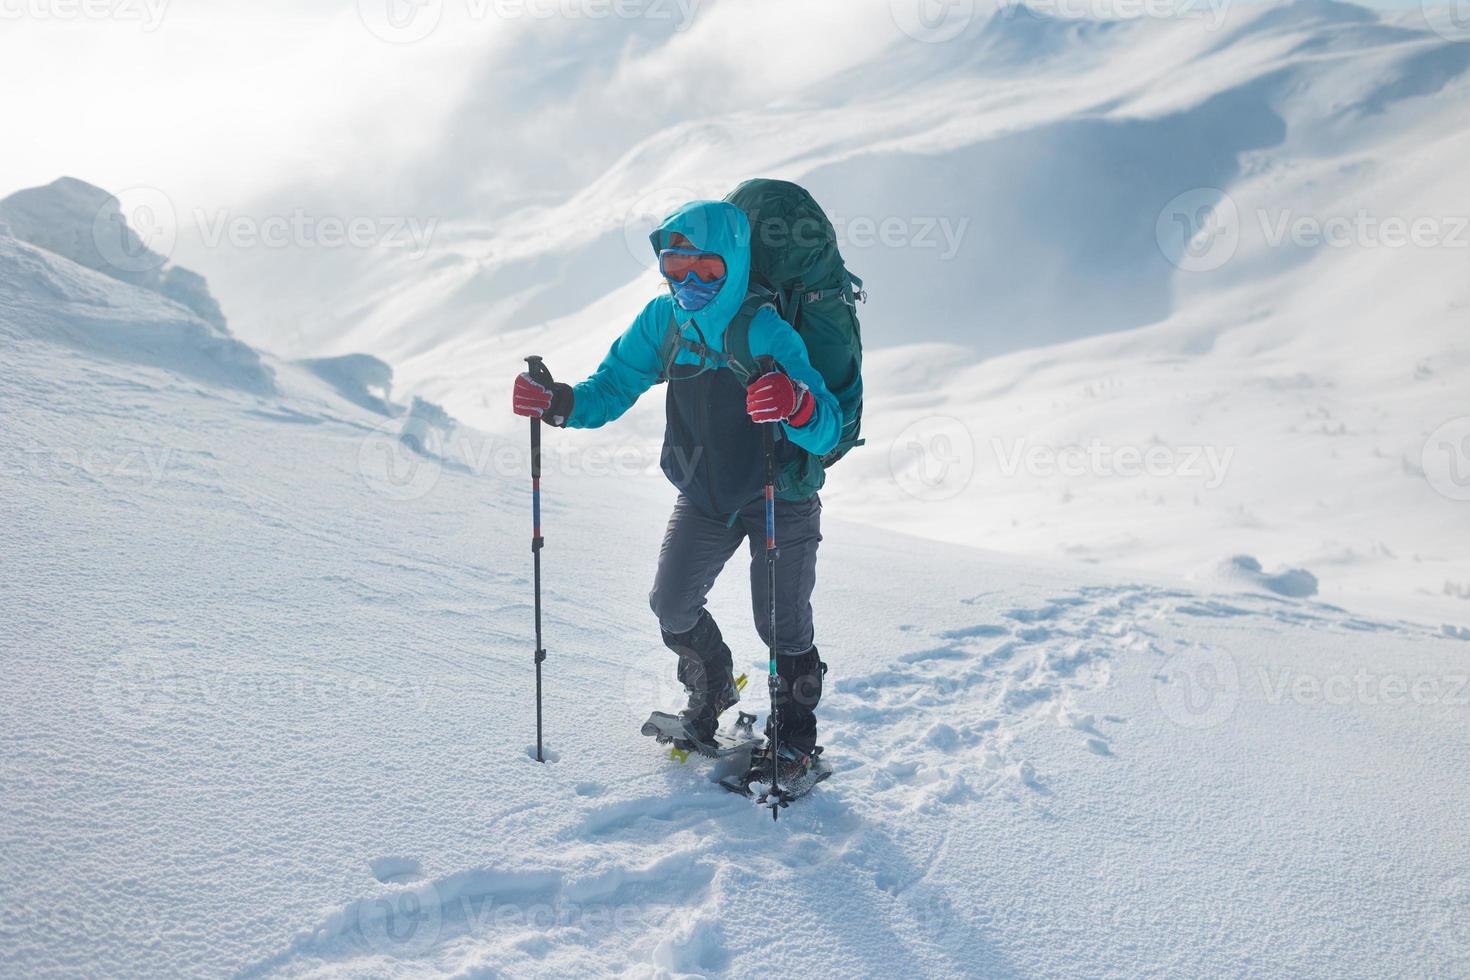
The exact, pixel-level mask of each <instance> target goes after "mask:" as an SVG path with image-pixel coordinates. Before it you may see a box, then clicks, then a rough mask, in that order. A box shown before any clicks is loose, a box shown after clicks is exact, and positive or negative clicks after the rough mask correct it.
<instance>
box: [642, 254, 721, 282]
mask: <svg viewBox="0 0 1470 980" xmlns="http://www.w3.org/2000/svg"><path fill="white" fill-rule="evenodd" d="M658 271H659V272H661V273H663V276H664V278H665V279H667V280H669V282H673V283H684V282H688V281H689V277H690V276H693V277H694V278H695V279H698V280H699V281H700V282H702V283H713V282H718V281H719V280H721V279H723V278H725V271H726V270H725V260H724V259H722V258H720V257H719V256H718V255H716V254H715V253H714V252H701V251H699V250H698V249H693V248H666V249H664V250H663V251H661V252H659V253H658Z"/></svg>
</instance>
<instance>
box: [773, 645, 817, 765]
mask: <svg viewBox="0 0 1470 980" xmlns="http://www.w3.org/2000/svg"><path fill="white" fill-rule="evenodd" d="M826 672H827V665H826V664H824V663H822V659H821V657H820V656H818V654H817V648H816V647H812V648H811V649H810V650H808V651H807V652H806V653H799V654H796V655H795V656H792V655H789V654H783V655H781V656H778V657H777V658H776V677H777V687H776V703H775V705H774V706H773V710H772V712H771V717H770V718H768V719H767V720H766V741H767V743H770V742H771V741H773V740H775V741H777V742H778V743H779V745H780V746H781V749H782V755H783V756H784V755H785V754H786V750H787V749H788V748H789V749H790V750H791V753H792V755H793V757H805V756H810V755H812V754H813V752H814V751H815V749H816V747H817V714H816V711H817V703H818V702H820V701H821V700H822V675H823V674H825V673H826ZM774 722H778V723H779V724H780V730H779V731H776V729H775V727H774V724H773V723H774ZM776 736H779V738H777V737H776Z"/></svg>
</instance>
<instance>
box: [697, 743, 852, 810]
mask: <svg viewBox="0 0 1470 980" xmlns="http://www.w3.org/2000/svg"><path fill="white" fill-rule="evenodd" d="M793 763H795V764H793ZM777 770H778V771H777V780H776V781H777V787H778V789H777V790H776V791H774V792H773V791H772V787H771V760H770V756H769V755H767V754H766V753H757V755H756V757H755V758H754V759H752V760H751V764H750V768H749V769H747V770H746V771H745V772H744V773H743V774H741V775H739V776H727V777H726V778H724V779H722V780H720V785H721V786H723V787H725V789H727V790H729V791H730V792H732V793H739V794H740V795H741V796H744V797H746V798H747V799H751V800H755V801H756V802H757V803H759V804H760V805H761V806H764V807H768V808H770V810H771V811H772V813H771V815H772V816H775V811H777V810H779V809H782V808H784V807H787V806H789V805H790V804H791V803H792V802H793V801H794V800H799V799H801V798H802V797H803V796H805V795H807V794H808V793H810V792H811V791H812V789H813V788H815V787H816V785H817V784H818V783H820V782H822V781H823V780H825V779H827V777H829V776H831V775H832V767H831V766H830V765H828V764H827V763H826V762H825V761H824V760H823V759H822V747H821V746H820V745H819V746H817V747H816V748H815V749H813V750H812V754H811V755H810V756H808V757H807V758H806V759H805V760H787V761H786V762H785V763H783V764H782V765H780V766H778V767H777Z"/></svg>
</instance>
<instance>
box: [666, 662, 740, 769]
mask: <svg viewBox="0 0 1470 980" xmlns="http://www.w3.org/2000/svg"><path fill="white" fill-rule="evenodd" d="M749 680H750V678H749V677H747V676H746V675H745V674H741V675H740V676H739V677H737V678H736V679H735V689H736V690H737V691H743V690H744V689H745V685H746V684H747V683H749ZM722 713H723V712H722ZM755 722H756V717H755V715H752V714H747V713H745V712H744V711H742V712H739V714H738V716H737V717H736V719H735V724H734V725H732V726H731V727H729V728H723V729H722V728H717V729H716V730H715V732H714V733H713V734H712V735H710V736H708V737H704V735H703V733H701V732H692V731H690V729H689V725H688V721H687V718H686V716H685V714H682V713H681V714H677V715H672V714H669V713H668V712H666V711H655V712H653V713H652V714H650V715H649V716H648V720H647V721H645V722H644V723H643V729H642V732H643V734H644V735H647V736H650V737H651V738H653V739H654V740H656V741H657V742H659V744H661V745H668V746H669V758H670V759H673V760H674V761H676V762H679V763H684V762H688V761H689V755H690V753H698V754H699V755H703V756H707V757H709V758H711V759H724V758H728V757H729V756H732V755H737V754H738V753H740V752H744V751H747V750H749V749H752V748H756V747H758V746H760V744H761V743H762V742H763V741H764V738H763V736H761V735H758V734H756V731H755Z"/></svg>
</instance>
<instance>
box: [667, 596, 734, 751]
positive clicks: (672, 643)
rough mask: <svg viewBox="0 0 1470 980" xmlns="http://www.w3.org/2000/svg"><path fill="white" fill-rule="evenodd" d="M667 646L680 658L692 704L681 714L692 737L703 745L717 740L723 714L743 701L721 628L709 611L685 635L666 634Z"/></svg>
mask: <svg viewBox="0 0 1470 980" xmlns="http://www.w3.org/2000/svg"><path fill="white" fill-rule="evenodd" d="M663 639H664V645H666V646H667V647H668V648H669V649H671V650H673V651H674V652H675V653H677V654H678V655H679V683H681V684H683V685H684V690H685V692H686V693H687V694H688V695H689V702H688V704H687V705H685V707H684V710H683V711H681V712H679V719H680V720H681V721H682V722H683V723H684V728H685V730H686V731H687V732H688V733H689V737H690V738H692V739H696V740H698V741H701V742H708V741H710V740H711V739H713V738H714V735H715V731H716V730H717V729H718V728H719V727H720V715H721V714H723V713H724V712H725V709H727V708H729V707H730V706H731V705H733V704H736V703H737V702H739V700H740V689H739V688H737V687H736V686H735V665H734V661H733V659H732V658H731V656H730V648H729V647H728V646H726V645H725V640H724V637H722V636H721V635H720V627H719V626H718V625H717V624H716V623H715V621H714V617H712V616H711V615H710V614H709V612H708V611H705V612H702V613H701V614H700V618H699V622H698V623H696V624H695V626H694V628H693V629H691V630H689V631H688V632H685V633H670V632H668V631H667V630H665V631H664V633H663Z"/></svg>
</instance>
